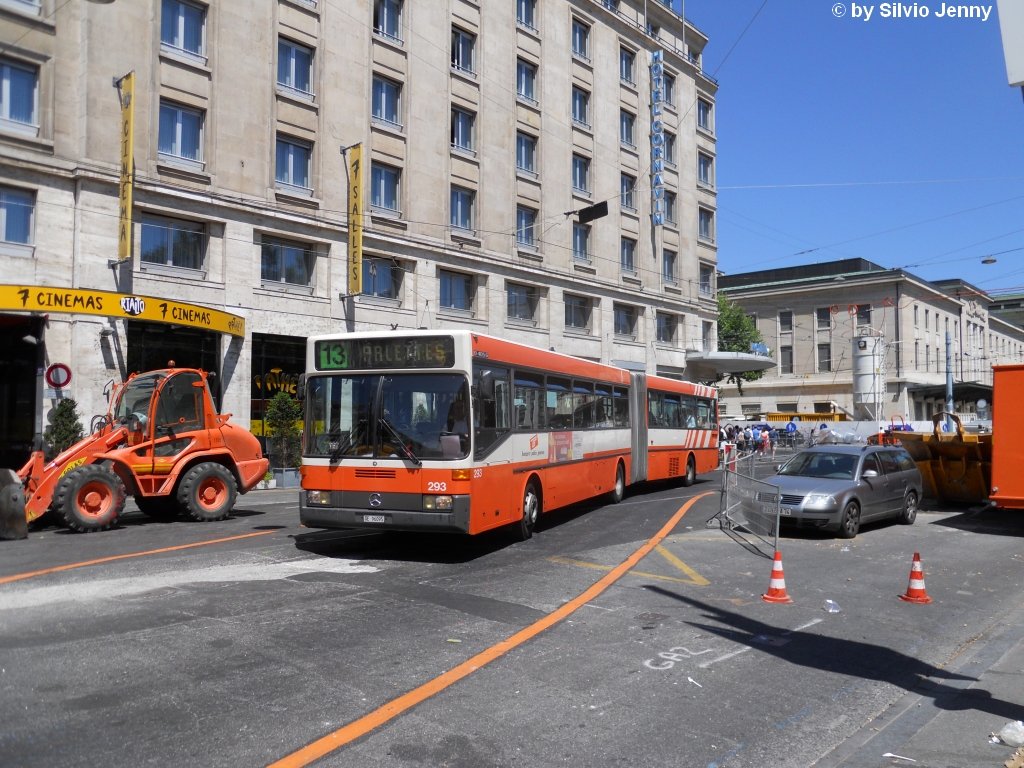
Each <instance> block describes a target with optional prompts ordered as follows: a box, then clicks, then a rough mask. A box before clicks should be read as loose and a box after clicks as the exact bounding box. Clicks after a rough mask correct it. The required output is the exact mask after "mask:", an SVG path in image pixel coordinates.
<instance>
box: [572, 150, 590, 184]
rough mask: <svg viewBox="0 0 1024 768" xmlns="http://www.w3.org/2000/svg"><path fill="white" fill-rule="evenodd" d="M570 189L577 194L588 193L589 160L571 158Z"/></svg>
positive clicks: (585, 158)
mask: <svg viewBox="0 0 1024 768" xmlns="http://www.w3.org/2000/svg"><path fill="white" fill-rule="evenodd" d="M572 188H573V189H575V190H576V191H577V192H590V158H588V157H583V156H582V155H573V156H572Z"/></svg>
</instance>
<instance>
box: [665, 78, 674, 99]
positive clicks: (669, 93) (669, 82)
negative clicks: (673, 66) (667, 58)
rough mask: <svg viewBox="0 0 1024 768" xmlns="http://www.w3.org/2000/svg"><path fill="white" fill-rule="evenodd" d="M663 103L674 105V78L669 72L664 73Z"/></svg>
mask: <svg viewBox="0 0 1024 768" xmlns="http://www.w3.org/2000/svg"><path fill="white" fill-rule="evenodd" d="M665 103H666V104H668V105H669V106H670V107H674V106H675V105H676V79H675V77H674V76H672V75H669V74H666V75H665Z"/></svg>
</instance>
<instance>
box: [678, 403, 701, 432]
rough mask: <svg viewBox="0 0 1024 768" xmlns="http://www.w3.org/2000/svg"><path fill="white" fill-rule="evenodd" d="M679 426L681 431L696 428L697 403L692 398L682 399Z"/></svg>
mask: <svg viewBox="0 0 1024 768" xmlns="http://www.w3.org/2000/svg"><path fill="white" fill-rule="evenodd" d="M681 425H682V428H683V429H696V428H697V401H696V399H694V398H692V397H684V398H683V413H682V419H681Z"/></svg>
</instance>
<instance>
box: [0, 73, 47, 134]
mask: <svg viewBox="0 0 1024 768" xmlns="http://www.w3.org/2000/svg"><path fill="white" fill-rule="evenodd" d="M0 73H2V75H0V76H2V78H3V81H2V83H0V87H2V89H3V90H2V91H0V93H2V96H0V127H2V128H6V129H8V130H12V131H15V132H17V133H25V134H28V135H31V136H36V135H38V134H39V120H38V118H37V117H36V115H37V112H38V108H37V104H38V102H39V70H38V69H36V68H35V67H29V66H25V65H24V64H16V63H15V62H13V61H10V60H9V59H0Z"/></svg>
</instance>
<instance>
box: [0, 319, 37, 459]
mask: <svg viewBox="0 0 1024 768" xmlns="http://www.w3.org/2000/svg"><path fill="white" fill-rule="evenodd" d="M41 322H42V321H41V320H38V319H36V318H31V317H17V316H14V315H0V467H4V468H9V469H20V468H21V467H22V465H24V463H25V462H26V461H28V457H29V454H30V453H32V448H33V444H34V442H35V431H36V430H35V420H36V412H37V409H38V408H39V403H38V402H36V368H37V367H38V355H39V351H40V345H39V344H32V343H30V342H28V341H25V340H24V339H25V337H26V336H28V337H30V338H34V339H39V338H40V336H41V329H40V326H41ZM40 343H41V342H40Z"/></svg>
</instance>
